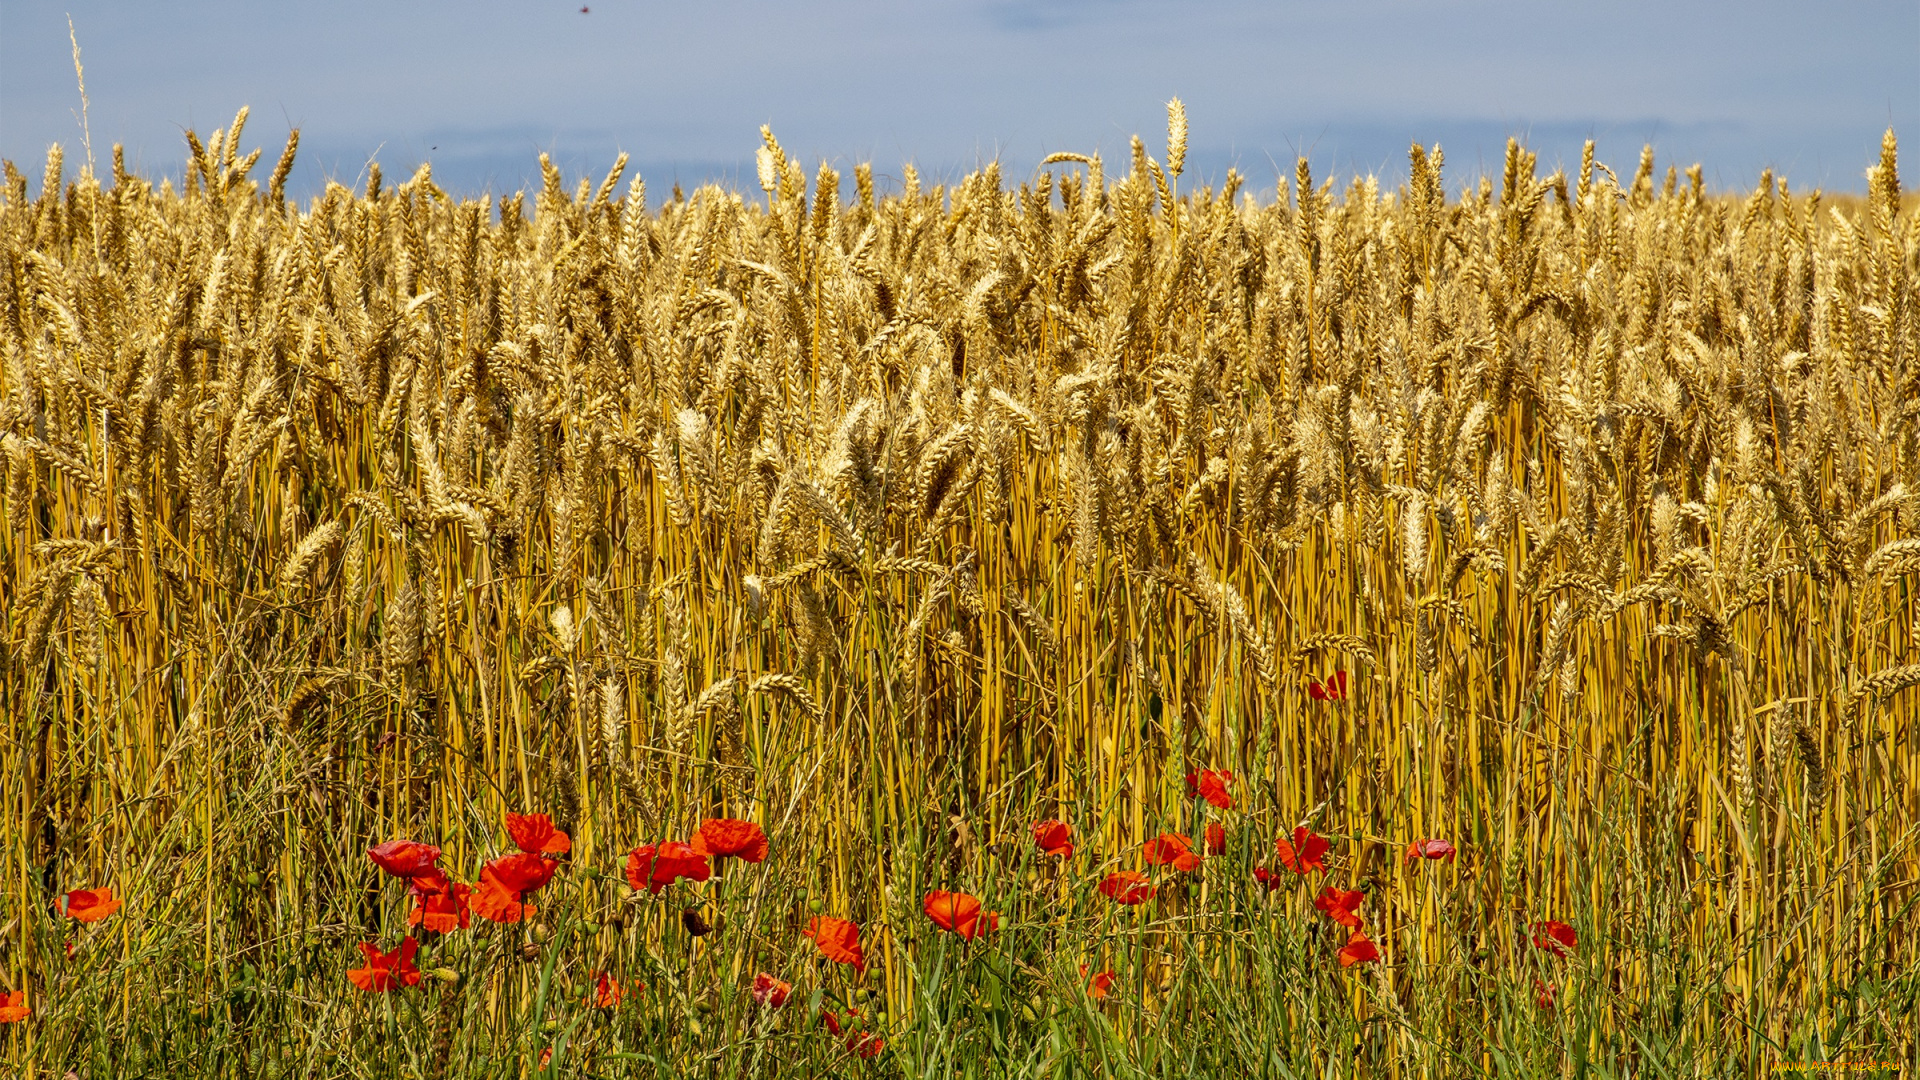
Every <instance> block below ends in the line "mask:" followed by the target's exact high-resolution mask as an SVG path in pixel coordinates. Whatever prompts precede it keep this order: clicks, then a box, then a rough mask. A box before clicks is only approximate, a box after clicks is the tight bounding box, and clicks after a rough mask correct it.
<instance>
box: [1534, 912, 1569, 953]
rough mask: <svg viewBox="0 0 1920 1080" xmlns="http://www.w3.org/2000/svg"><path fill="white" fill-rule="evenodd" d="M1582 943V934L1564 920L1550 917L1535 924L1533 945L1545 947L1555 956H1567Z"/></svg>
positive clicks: (1540, 947) (1538, 947) (1537, 947)
mask: <svg viewBox="0 0 1920 1080" xmlns="http://www.w3.org/2000/svg"><path fill="white" fill-rule="evenodd" d="M1578 944H1580V935H1579V934H1578V933H1576V932H1575V931H1574V929H1573V927H1571V926H1568V925H1567V924H1566V923H1563V922H1555V921H1554V920H1552V919H1548V920H1547V921H1545V922H1537V923H1534V924H1533V946H1534V948H1536V949H1545V950H1547V951H1548V952H1550V953H1552V954H1553V955H1555V956H1565V955H1567V954H1568V953H1570V952H1572V951H1573V948H1574V946H1576V945H1578Z"/></svg>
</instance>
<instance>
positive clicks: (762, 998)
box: [753, 971, 793, 1009]
mask: <svg viewBox="0 0 1920 1080" xmlns="http://www.w3.org/2000/svg"><path fill="white" fill-rule="evenodd" d="M791 993H793V984H792V983H789V982H782V981H780V980H779V979H776V978H774V977H773V976H771V975H769V974H767V973H766V972H764V971H762V972H760V973H759V974H757V975H755V976H754V977H753V1003H754V1004H755V1005H759V1006H762V1007H764V1008H768V1009H777V1008H779V1007H780V1006H782V1005H785V1004H786V1003H787V995H788V994H791Z"/></svg>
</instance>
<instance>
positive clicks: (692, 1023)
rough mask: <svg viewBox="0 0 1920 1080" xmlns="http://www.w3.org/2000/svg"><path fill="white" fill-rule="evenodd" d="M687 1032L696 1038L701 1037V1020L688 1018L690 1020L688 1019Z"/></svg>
mask: <svg viewBox="0 0 1920 1080" xmlns="http://www.w3.org/2000/svg"><path fill="white" fill-rule="evenodd" d="M687 1034H688V1035H691V1036H693V1037H694V1038H696V1039H697V1038H699V1037H700V1021H698V1020H688V1021H687Z"/></svg>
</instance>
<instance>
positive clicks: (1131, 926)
mask: <svg viewBox="0 0 1920 1080" xmlns="http://www.w3.org/2000/svg"><path fill="white" fill-rule="evenodd" d="M1170 116H1171V121H1172V122H1170V124H1169V128H1170V131H1169V139H1168V145H1167V146H1166V148H1165V151H1164V153H1163V154H1162V155H1161V156H1160V157H1159V158H1157V159H1156V158H1155V157H1154V156H1151V155H1149V153H1148V151H1147V148H1146V147H1145V146H1143V145H1142V144H1141V143H1140V142H1138V141H1137V140H1136V142H1135V144H1134V150H1133V155H1132V161H1131V162H1104V163H1103V162H1101V161H1099V160H1098V159H1093V158H1080V157H1077V156H1075V155H1056V158H1055V159H1049V162H1048V164H1046V165H1045V166H1043V171H1040V172H1038V173H1037V174H1035V175H1033V176H1029V177H1026V178H1024V179H1020V180H1019V181H1018V183H1017V185H1016V186H1012V187H1010V186H1009V184H1011V183H1013V182H1014V180H1013V178H1007V177H1003V176H1001V175H1000V174H999V172H998V170H997V168H992V167H989V168H988V169H986V170H984V171H982V172H979V173H976V174H974V175H971V176H968V177H967V178H965V179H964V180H962V181H961V182H959V183H957V184H955V185H952V186H950V187H927V186H923V185H922V184H921V182H920V180H919V178H918V177H917V176H916V174H915V173H914V171H913V170H912V169H911V168H908V169H907V170H906V171H905V177H906V180H905V191H904V192H903V193H900V194H897V195H891V196H887V197H876V196H875V193H874V191H873V185H872V178H871V173H870V171H869V170H868V169H867V168H866V167H864V166H863V167H862V168H860V169H859V170H857V171H856V174H855V177H854V185H853V192H852V198H851V201H846V200H845V198H844V193H843V192H842V190H841V189H842V178H841V177H840V176H839V175H838V174H837V173H835V172H834V171H833V170H832V169H830V168H827V167H825V166H822V167H821V168H820V169H819V170H818V171H817V173H815V174H814V175H813V176H812V178H811V182H810V181H809V177H808V175H807V173H806V172H805V171H803V168H802V165H801V163H799V162H797V161H795V160H792V159H791V158H789V157H788V156H787V155H786V154H785V153H784V152H783V151H782V150H781V148H780V146H779V144H778V143H777V141H776V140H775V139H774V137H773V136H772V134H771V133H767V134H766V135H765V147H764V149H763V150H762V152H761V156H760V166H761V168H760V177H759V179H760V184H761V187H762V188H763V189H764V190H763V192H755V193H750V194H751V196H752V197H751V198H749V197H748V195H747V194H742V193H738V192H732V191H727V190H722V189H720V188H715V187H706V188H701V189H699V190H697V191H694V192H691V193H683V192H681V191H679V190H675V191H674V192H673V193H672V197H671V198H670V199H667V200H666V201H665V202H664V204H660V194H661V193H659V192H657V191H656V192H654V193H653V194H654V197H655V203H656V204H660V205H659V208H658V209H657V210H651V211H650V210H649V209H648V208H647V205H648V203H647V195H648V192H647V189H646V188H645V186H644V184H643V183H642V181H641V180H640V179H639V178H637V177H634V178H629V177H627V176H626V175H625V174H624V170H623V166H624V161H625V159H624V158H623V159H622V164H621V165H617V166H616V167H615V168H614V170H613V172H612V173H611V174H610V175H608V176H606V177H605V178H604V180H598V179H597V178H572V179H569V178H565V177H562V176H561V175H560V174H559V173H558V171H556V170H554V169H553V168H552V166H550V165H547V166H546V186H545V188H544V189H543V190H542V191H540V192H538V193H531V194H525V195H515V196H513V197H512V198H509V199H505V200H502V201H501V203H500V205H498V206H490V205H488V204H487V203H485V202H475V201H467V200H462V199H458V198H454V197H452V196H450V195H449V194H448V193H447V192H444V191H442V190H441V189H439V188H438V187H436V186H435V185H434V183H433V180H432V178H431V176H430V175H429V173H428V172H427V171H426V170H425V169H423V170H421V172H419V173H418V174H416V175H415V176H413V177H412V178H411V179H409V180H407V181H406V182H405V183H402V184H399V185H397V186H395V185H393V184H391V183H389V182H388V181H387V179H385V178H383V177H381V176H380V175H379V173H378V170H377V169H376V170H374V171H373V174H372V177H371V179H370V180H369V181H368V183H367V185H366V188H365V190H364V191H357V192H356V191H349V190H347V189H345V188H341V187H338V186H334V187H330V188H329V189H328V190H327V192H326V194H325V195H324V196H323V197H321V198H319V199H317V200H315V201H314V202H312V203H311V204H310V205H308V206H306V207H304V208H302V207H298V206H295V205H291V204H289V203H288V202H287V201H286V199H285V198H284V181H285V178H286V176H287V175H288V168H289V167H290V165H291V161H292V156H293V153H294V150H295V147H294V146H293V145H291V144H290V145H289V146H288V147H287V149H286V153H285V155H284V156H283V157H282V159H281V162H280V165H279V167H278V168H276V169H273V170H272V175H271V178H270V179H267V180H266V181H264V182H262V181H259V180H257V179H255V178H254V177H256V176H257V175H258V174H260V173H262V172H265V171H267V170H266V169H265V168H264V167H258V168H257V167H256V164H257V162H256V159H257V158H258V155H259V151H257V150H256V151H253V152H251V153H249V154H246V155H242V154H240V153H239V152H238V148H239V147H240V145H241V141H242V136H243V132H242V128H243V126H244V121H245V114H244V113H242V115H241V117H240V118H238V119H236V121H235V123H234V125H233V126H232V127H231V128H229V129H228V130H226V131H222V132H215V133H214V135H213V136H212V138H211V139H209V140H208V141H207V142H206V143H204V144H203V143H202V142H201V141H200V140H199V139H198V138H196V137H195V136H194V135H192V134H189V135H188V142H189V144H190V149H191V152H192V160H191V166H190V168H189V171H188V174H187V180H186V183H185V185H184V190H174V189H173V188H172V187H171V186H162V187H161V188H159V189H156V188H155V187H154V186H153V185H152V184H150V183H148V182H145V181H143V180H142V179H140V178H138V177H134V176H129V175H126V174H125V173H124V172H123V171H122V169H121V166H120V162H119V158H118V155H117V154H116V156H115V158H114V162H113V165H112V167H111V172H110V173H109V172H108V167H107V165H106V163H105V162H104V161H103V162H101V164H100V166H99V168H100V171H101V173H102V174H103V175H102V176H100V177H99V178H97V179H96V177H95V176H94V175H93V174H92V173H91V172H89V171H82V173H81V176H80V178H79V179H78V180H77V181H72V180H69V179H67V175H68V170H67V169H66V167H65V166H64V165H63V161H62V156H61V151H60V150H59V149H58V148H55V149H54V150H53V152H52V153H51V154H50V155H49V158H48V161H47V163H46V172H45V179H44V180H43V181H42V182H41V183H40V185H39V192H40V194H39V195H38V196H37V197H34V196H32V194H31V192H32V189H33V185H31V184H30V183H29V182H28V180H27V179H26V178H24V177H23V176H22V175H21V174H20V173H19V172H18V171H17V170H16V169H15V167H14V166H13V164H11V163H9V164H8V165H7V166H6V181H7V191H6V194H5V196H4V201H0V260H3V262H0V267H3V268H4V271H5V274H4V277H0V304H4V312H3V315H4V318H3V319H0V448H3V449H4V454H3V455H0V457H3V459H4V463H5V476H6V487H5V491H4V495H3V496H0V505H3V506H4V511H5V512H4V515H0V594H3V595H4V598H5V599H4V603H3V604H0V607H4V617H5V618H6V620H7V622H6V625H5V635H4V640H5V654H4V658H5V669H4V670H5V676H4V682H0V710H3V712H4V724H5V732H6V739H5V740H4V742H3V743H0V806H4V810H0V830H3V833H0V834H3V836H4V845H3V846H0V854H3V855H4V859H5V862H4V875H0V926H4V930H3V931H0V939H4V940H0V992H4V991H7V990H11V991H12V992H13V993H12V994H9V995H8V996H7V997H6V998H5V1000H0V1061H4V1062H6V1063H7V1064H8V1065H9V1066H10V1068H12V1069H13V1070H17V1071H20V1072H22V1073H24V1074H25V1075H27V1076H32V1077H51V1078H60V1077H64V1076H67V1075H70V1073H69V1071H70V1070H71V1075H74V1076H77V1077H79V1078H81V1080H93V1078H98V1077H117V1076H131V1077H186V1076H207V1077H245V1078H253V1077H314V1078H322V1077H341V1076H369V1077H389V1076H394V1077H416V1078H422V1080H442V1078H446V1077H497V1076H513V1077H522V1076H526V1077H531V1076H541V1075H547V1076H556V1077H558V1076H567V1077H576V1076H591V1077H613V1076H688V1077H696V1076H697V1077H710V1076H768V1077H788V1076H793V1077H800V1076H823V1075H913V1076H937V1077H949V1076H951V1077H1074V1076H1138V1077H1149V1076H1150V1077H1178V1076H1198V1075H1216V1076H1274V1077H1307V1076H1313V1077H1321V1076H1340V1077H1376V1076H1409V1077H1439V1076H1502V1077H1505V1076H1527V1077H1533V1076H1539V1077H1561V1076H1568V1077H1572V1076H1581V1075H1595V1076H1620V1077H1626V1076H1633V1077H1664V1076H1687V1077H1694V1076H1747V1075H1756V1074H1766V1073H1773V1072H1782V1071H1783V1069H1784V1067H1786V1066H1791V1065H1793V1064H1795V1063H1801V1062H1814V1061H1841V1060H1845V1061H1853V1062H1884V1063H1889V1064H1888V1065H1887V1069H1889V1070H1892V1072H1891V1073H1890V1072H1887V1071H1882V1072H1879V1073H1877V1074H1875V1073H1872V1072H1868V1073H1865V1074H1861V1073H1855V1075H1882V1076H1885V1075H1892V1074H1895V1073H1897V1074H1899V1075H1913V1074H1914V1072H1915V1070H1916V1068H1920V1041H1917V1040H1916V1036H1915V1027H1914V1021H1913V1016H1914V1015H1915V1013H1916V1012H1920V962H1917V961H1920V935H1916V933H1915V931H1916V928H1917V927H1920V920H1917V919H1916V917H1915V904H1916V903H1920V890H1916V884H1917V883H1920V849H1917V848H1916V843H1915V841H1916V837H1920V772H1917V771H1916V770H1917V769H1920V741H1917V740H1920V736H1916V731H1915V728H1916V725H1915V720H1916V718H1920V689H1916V688H1915V687H1916V684H1920V226H1917V225H1916V213H1915V211H1914V209H1913V208H1911V207H1908V208H1902V207H1901V205H1900V198H1901V196H1900V185H1899V180H1898V177H1897V174H1896V164H1895V156H1896V155H1895V143H1894V136H1893V134H1892V133H1891V132H1889V133H1888V135H1887V139H1886V143H1885V147H1884V150H1883V154H1882V157H1881V159H1880V161H1879V163H1878V164H1877V165H1876V166H1875V167H1874V169H1873V171H1872V172H1871V174H1870V181H1869V182H1870V192H1869V194H1868V195H1867V196H1865V197H1864V198H1852V199H1849V200H1845V201H1844V202H1842V203H1839V204H1830V201H1826V202H1823V200H1822V199H1821V197H1820V196H1819V194H1818V193H1811V192H1802V191H1794V190H1790V189H1789V187H1788V186H1787V185H1786V184H1785V183H1784V182H1782V183H1778V184H1776V183H1775V181H1774V180H1773V179H1772V178H1771V177H1763V178H1762V179H1761V181H1760V183H1759V185H1758V187H1757V188H1756V189H1755V190H1754V191H1753V192H1752V193H1751V194H1749V195H1746V196H1743V197H1724V196H1715V195H1711V194H1709V193H1706V192H1703V191H1702V189H1701V184H1700V179H1699V177H1700V173H1699V172H1698V171H1697V170H1695V171H1692V172H1688V171H1685V170H1682V171H1679V172H1676V171H1675V170H1674V169H1672V168H1669V167H1667V166H1665V165H1664V164H1662V163H1657V162H1656V161H1655V160H1654V158H1653V156H1652V154H1651V153H1648V154H1647V155H1645V156H1643V157H1642V159H1641V160H1640V162H1639V164H1638V168H1637V169H1633V168H1623V169H1621V170H1619V172H1618V173H1616V172H1615V171H1613V170H1610V169H1608V168H1607V167H1606V166H1605V165H1603V164H1601V163H1598V162H1595V161H1593V159H1592V153H1591V146H1589V153H1588V157H1587V160H1586V161H1585V162H1583V163H1582V165H1581V167H1580V169H1579V172H1578V174H1577V175H1561V174H1555V175H1553V176H1549V177H1541V176H1539V175H1538V174H1537V172H1536V168H1535V163H1534V159H1533V157H1532V156H1531V155H1530V154H1528V153H1527V152H1526V151H1525V150H1524V149H1523V148H1521V147H1519V146H1517V145H1516V146H1510V147H1509V150H1508V155H1507V159H1506V162H1505V169H1504V176H1503V177H1501V178H1500V179H1499V180H1497V181H1492V182H1481V183H1480V184H1478V185H1477V187H1471V186H1470V187H1469V188H1468V189H1466V190H1465V191H1458V190H1455V191H1452V192H1450V191H1449V188H1448V182H1447V181H1446V180H1445V179H1443V173H1442V158H1441V154H1440V152H1439V150H1438V149H1437V148H1435V149H1433V150H1430V151H1429V150H1423V149H1421V148H1420V147H1417V146H1416V147H1414V149H1413V151H1412V158H1411V164H1412V169H1411V180H1410V181H1409V183H1408V184H1407V186H1406V187H1404V188H1402V189H1400V190H1396V191H1390V192H1383V191H1380V190H1377V189H1376V188H1375V187H1374V186H1372V185H1370V184H1368V183H1365V182H1354V183H1351V184H1348V185H1347V186H1346V187H1345V188H1344V189H1343V190H1341V191H1338V192H1336V191H1335V190H1334V189H1333V186H1332V185H1331V184H1330V183H1323V182H1319V181H1316V180H1315V178H1313V177H1312V176H1310V175H1309V174H1308V171H1307V169H1306V166H1305V163H1304V162H1303V163H1302V165H1301V168H1300V170H1299V173H1298V176H1297V178H1296V179H1295V180H1294V182H1293V183H1291V184H1288V185H1284V186H1283V187H1282V189H1281V191H1280V193H1279V197H1278V198H1277V199H1275V198H1267V199H1256V198H1253V197H1250V196H1249V195H1247V194H1246V193H1244V192H1242V191H1241V190H1240V181H1239V178H1238V177H1230V178H1229V179H1228V181H1227V182H1226V185H1225V187H1224V189H1220V190H1215V189H1211V188H1206V187H1199V188H1195V187H1193V186H1191V185H1182V184H1181V171H1182V170H1181V164H1182V157H1183V155H1184V142H1185V117H1184V113H1183V112H1182V111H1181V110H1180V109H1178V108H1174V109H1172V110H1171V111H1170ZM296 139H297V133H296ZM1155 149H1156V150H1159V147H1157V146H1156V147H1155ZM544 164H545V162H544V160H543V165H544ZM510 814H511V815H536V814H544V815H547V816H548V819H547V820H545V821H542V820H538V819H522V818H519V817H515V818H514V819H513V820H512V821H511V822H510V821H509V818H508V815H510ZM510 825H511V831H510ZM761 834H763V835H764V859H763V860H761V861H753V857H754V856H756V855H759V854H761V847H760V845H761V840H760V835H761ZM393 841H412V842H414V843H412V844H403V843H402V844H396V843H392V842H393ZM421 845H431V847H430V848H429V847H423V846H421ZM643 845H644V846H643ZM435 849H437V850H435ZM636 849H639V850H638V851H636ZM370 850H371V855H370ZM728 852H731V854H728ZM703 879H704V880H703ZM103 888H104V889H111V896H108V895H106V894H103V893H97V892H95V891H96V890H100V889H103ZM76 890H84V891H85V892H76ZM70 894H71V895H70ZM955 894H964V895H955ZM995 913H997V917H995ZM410 914H413V915H415V917H416V919H417V921H418V922H419V925H418V926H410V925H409V916H410ZM841 920H844V922H843V921H841ZM408 942H412V944H407V943H408ZM363 945H364V946H366V948H364V949H363ZM756 976H762V977H760V978H758V979H757V978H756ZM783 986H784V987H787V989H782V987H783ZM1892 1063H1898V1064H1892ZM1902 1070H1904V1071H1902ZM1805 1075H1814V1074H1813V1073H1806V1074H1805ZM1823 1075H1824V1074H1823Z"/></svg>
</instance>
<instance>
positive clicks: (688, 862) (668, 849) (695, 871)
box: [627, 840, 713, 893]
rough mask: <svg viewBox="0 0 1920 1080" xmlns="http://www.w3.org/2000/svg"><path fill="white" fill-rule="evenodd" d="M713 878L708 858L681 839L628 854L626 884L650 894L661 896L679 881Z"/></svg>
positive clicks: (635, 849) (635, 850)
mask: <svg viewBox="0 0 1920 1080" xmlns="http://www.w3.org/2000/svg"><path fill="white" fill-rule="evenodd" d="M712 876H713V867H711V866H709V865H707V856H706V855H705V854H703V853H701V852H699V851H696V850H695V849H694V848H693V846H692V845H691V844H683V843H681V842H680V841H678V840H665V841H662V842H661V843H659V844H657V845H655V844H641V845H640V846H639V847H637V848H634V849H633V850H632V851H631V852H629V853H628V854H627V884H629V885H632V886H633V887H634V888H635V889H645V890H647V891H648V892H650V893H658V892H659V891H660V890H661V889H664V888H666V887H667V886H669V885H671V884H673V883H674V880H675V879H677V878H686V879H687V880H689V881H705V880H707V879H708V878H710V877H712Z"/></svg>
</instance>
